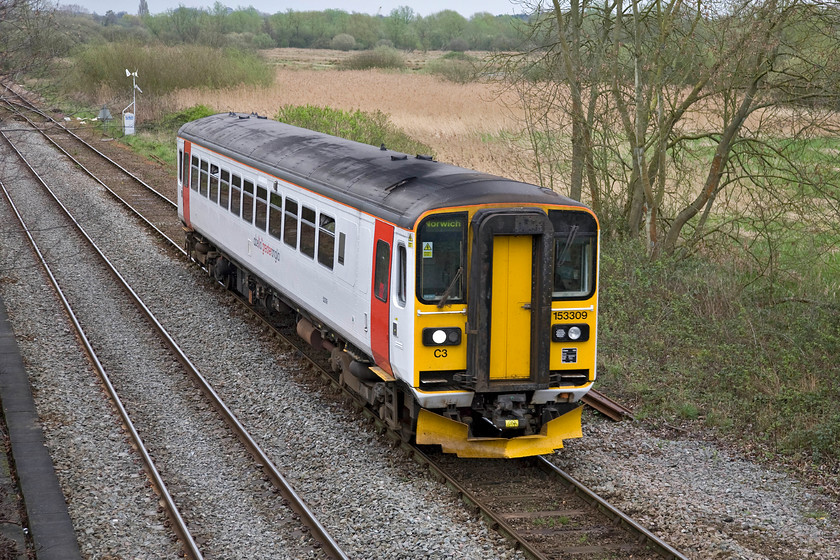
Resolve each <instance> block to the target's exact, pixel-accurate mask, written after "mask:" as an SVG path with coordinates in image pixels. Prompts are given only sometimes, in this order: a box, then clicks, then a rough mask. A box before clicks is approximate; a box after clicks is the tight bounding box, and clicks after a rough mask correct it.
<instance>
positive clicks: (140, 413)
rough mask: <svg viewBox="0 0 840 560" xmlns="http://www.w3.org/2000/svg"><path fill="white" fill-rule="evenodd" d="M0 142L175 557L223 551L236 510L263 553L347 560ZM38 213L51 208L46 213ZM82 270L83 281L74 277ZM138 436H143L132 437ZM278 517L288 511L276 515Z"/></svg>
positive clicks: (37, 178)
mask: <svg viewBox="0 0 840 560" xmlns="http://www.w3.org/2000/svg"><path fill="white" fill-rule="evenodd" d="M0 134H1V135H2V136H3V140H4V141H5V142H6V143H7V144H8V146H9V148H10V150H12V151H13V153H14V154H16V155H17V157H18V158H20V161H21V166H20V170H21V174H26V173H30V174H31V176H32V180H30V181H23V180H19V181H16V187H15V188H13V189H7V188H6V187H5V185H4V186H3V191H4V195H5V197H6V198H7V200H8V201H9V204H10V206H11V207H12V208H13V209H14V212H15V214H16V216H17V217H18V220H19V222H20V225H21V228H22V229H23V231H25V232H27V236H28V238H29V239H30V241H31V243H32V246H33V250H34V251H35V252H36V253H37V254H38V256H39V259H40V261H41V263H42V265H43V267H44V269H45V271H46V273H47V274H48V276H49V277H50V279H51V281H52V284H53V286H54V288H55V290H56V292H57V293H58V294H59V296H60V298H61V300H62V302H63V304H64V306H65V309H66V311H67V313H68V315H69V316H70V317H71V321H72V323H73V324H74V326H75V328H76V329H77V332H78V336H79V338H80V339H81V340H82V341H83V343H84V347H85V350H86V353H87V355H88V356H89V358H90V361H91V362H92V363H93V364H95V367H96V369H97V372H98V373H99V375H100V378H101V380H102V383H103V385H104V386H105V387H106V388H107V391H108V393H109V395H110V397H111V399H112V401H113V403H114V407H115V408H116V409H117V410H118V411H119V413H120V417H121V422H122V423H123V424H124V425H125V426H126V431H127V432H128V433H129V434H130V435H131V438H132V440H133V442H134V445H135V447H136V448H137V450H138V453H139V454H140V455H141V457H142V458H143V461H144V464H145V469H146V471H147V473H148V474H149V477H150V479H151V480H152V481H153V483H154V486H155V487H156V489H157V492H158V494H159V495H160V496H161V500H162V501H163V503H165V505H166V511H167V516H168V518H169V522H170V523H171V525H172V527H173V528H174V532H175V533H176V534H177V535H178V537H179V539H180V541H181V543H182V546H183V549H184V553H185V554H186V555H187V556H189V557H190V558H202V557H203V556H202V553H201V548H202V547H207V548H209V549H211V550H213V551H214V552H220V551H224V550H226V549H227V550H229V546H230V545H229V544H223V543H222V541H224V540H225V538H226V537H225V536H226V535H229V534H231V533H235V532H236V528H235V526H233V525H231V523H230V520H231V519H233V518H234V516H232V515H230V513H229V512H230V511H231V510H233V509H237V508H239V509H241V510H243V511H244V515H246V516H249V518H248V521H247V522H246V523H245V524H246V525H247V524H251V525H254V526H256V527H260V528H262V529H264V530H265V532H266V534H268V535H270V536H269V537H263V546H264V547H266V548H265V553H266V555H271V554H272V551H273V550H275V547H276V546H277V545H278V544H281V545H282V546H280V547H279V548H284V549H286V550H290V551H293V552H291V554H290V556H291V557H312V558H318V557H329V558H346V555H345V554H344V553H343V551H342V550H341V548H340V547H339V546H338V545H337V543H336V542H335V541H334V540H333V539H332V538H331V537H330V535H329V534H328V533H327V531H326V530H325V529H324V528H323V527H322V526H321V524H320V523H319V522H318V520H317V519H316V518H315V517H314V515H313V514H312V512H311V511H310V510H309V509H308V507H307V506H306V504H305V503H303V501H302V500H301V499H300V497H299V496H298V495H297V494H296V492H295V491H294V489H293V488H291V486H290V485H289V484H288V483H287V482H286V481H285V479H284V478H283V476H282V475H281V474H280V472H279V470H278V469H277V467H276V466H275V465H274V464H273V463H272V462H271V460H270V459H269V458H268V456H267V455H266V454H265V453H264V452H263V451H262V449H261V448H260V446H259V445H258V444H257V443H256V441H255V440H254V439H253V438H252V437H251V436H250V435H249V434H248V432H247V431H246V430H245V429H244V427H243V426H242V424H241V423H240V422H239V421H238V419H237V418H236V417H235V416H234V415H233V414H232V413H231V412H230V410H229V409H228V407H227V406H226V405H225V403H224V402H222V400H221V399H220V398H219V397H218V395H217V394H216V393H215V391H214V390H213V388H212V387H210V385H209V384H208V383H207V382H206V381H205V379H204V377H203V376H202V375H201V373H200V372H199V371H198V370H197V369H196V368H195V366H194V365H193V364H192V362H191V361H190V359H189V358H188V357H187V356H186V354H185V353H184V351H183V350H181V348H180V347H179V346H178V344H177V343H176V342H175V340H174V339H173V338H172V336H170V335H169V333H168V332H167V331H166V329H165V328H164V327H163V326H162V325H161V323H160V322H159V321H158V320H157V319H156V318H155V316H154V314H153V313H152V312H151V310H150V308H149V306H148V305H146V304H145V303H144V302H143V301H142V300H141V298H140V297H139V296H138V293H137V291H136V290H135V289H133V288H132V287H131V286H130V285H129V284H128V282H127V281H126V280H125V278H124V277H123V276H122V275H121V274H120V273H119V272H118V271H117V270H116V268H115V267H114V266H113V265H112V264H111V262H110V261H109V260H108V258H107V257H106V256H105V254H104V253H103V252H102V250H100V249H99V248H98V247H97V246H96V244H95V242H94V241H93V239H92V237H91V236H90V235H89V234H88V233H87V232H85V230H84V228H83V227H82V225H81V224H80V222H81V221H82V220H83V218H80V219H78V220H77V219H76V218H74V217H73V216H72V215H71V212H70V211H69V210H68V208H67V207H66V206H65V205H63V204H62V203H61V202H60V198H59V197H58V196H57V195H56V194H55V192H54V191H53V190H51V189H50V187H49V185H48V183H47V180H45V178H44V177H42V176H41V175H40V174H39V173H38V171H37V170H36V169H35V167H34V166H33V164H32V163H31V162H28V161H27V160H26V159H25V157H24V155H23V154H22V153H21V152H20V151H18V150H17V149H16V148H15V146H14V141H13V140H12V139H11V138H10V137H9V135H8V134H7V133H0ZM10 153H12V152H10ZM53 179H55V178H53ZM16 202H17V203H16ZM48 208H50V209H54V211H46V212H45V210H46V209H48ZM42 248H43V249H42ZM59 248H60V249H61V250H60V251H59V250H58V249H59ZM68 251H69V253H70V254H71V255H72V258H70V259H68V258H67V256H66V255H67V254H68ZM80 264H82V265H83V266H82V270H83V271H84V272H83V274H79V272H80V268H79V265H80ZM114 279H116V280H117V282H114ZM91 294H96V296H95V297H90V296H91ZM127 296H128V297H127ZM129 300H130V302H129ZM115 325H119V327H118V328H115ZM163 348H166V350H164V351H162V349H163ZM176 364H177V365H176ZM190 379H192V381H193V382H195V383H196V384H198V386H199V387H200V388H201V389H202V391H203V392H204V394H205V396H206V399H207V400H208V401H210V403H211V404H212V406H213V407H214V408H215V409H216V410H217V411H218V413H219V414H218V416H221V418H222V419H224V422H225V423H226V424H227V428H224V427H222V426H221V419H220V418H218V416H217V417H216V419H212V418H210V417H208V413H207V410H206V409H207V407H206V406H204V403H202V402H198V400H197V399H196V398H195V395H196V393H195V390H194V386H193V385H191V383H190ZM123 402H128V403H130V404H129V405H124V404H123ZM205 402H207V401H205ZM129 409H130V411H131V417H130V416H129V412H128V410H129ZM172 411H178V412H177V414H178V415H179V417H178V425H176V426H173V425H171V420H167V419H171V418H172ZM132 417H133V418H134V419H132ZM191 424H193V425H191ZM216 424H218V425H216ZM136 426H139V428H137V427H136ZM196 428H197V429H196ZM208 430H209V431H210V432H211V434H213V435H211V436H210V437H207V436H206V435H205V432H206V431H208ZM226 431H227V432H231V431H232V432H233V433H234V434H235V435H236V436H237V437H238V438H239V440H240V441H242V442H243V443H244V447H245V448H246V449H247V450H248V451H249V452H250V453H251V454H252V455H253V458H252V459H246V458H244V457H242V456H239V455H241V454H239V453H236V452H234V453H231V451H230V450H229V449H227V448H226V443H225V439H226V438H224V437H223V433H224V432H226ZM141 433H144V434H146V436H145V437H143V438H141V436H140V434H141ZM144 440H145V441H144ZM150 441H151V443H149V442H150ZM153 457H154V460H153ZM194 459H201V460H194ZM185 462H188V463H190V468H189V469H185V468H184V466H185V465H184V463H185ZM198 465H200V467H198V468H197V466H198ZM260 468H261V469H262V470H263V472H264V473H265V476H266V477H267V478H268V479H269V480H270V481H271V483H272V484H273V485H274V487H275V488H276V489H277V491H278V495H277V496H276V497H273V498H271V499H268V500H266V499H265V496H264V494H265V490H264V488H263V486H264V482H263V480H262V477H260V476H256V475H255V473H256V472H258V469H260ZM161 473H163V475H161ZM187 473H188V474H187ZM220 476H227V477H230V478H233V479H236V480H241V481H242V482H241V484H240V486H241V488H239V489H237V490H235V491H233V492H222V493H221V494H220V495H217V494H215V493H209V492H207V487H208V485H210V486H212V484H213V481H214V480H218V479H219V477H220ZM164 478H166V479H167V480H169V481H170V484H169V485H167V484H166V483H165V482H164ZM208 483H209V484H208ZM167 486H169V488H167ZM173 488H174V490H172V489H173ZM243 506H244V507H243ZM283 511H287V512H288V513H287V514H286V515H283V514H282V513H280V514H279V515H278V512H283ZM182 512H186V513H182ZM241 515H242V514H240V518H241ZM185 519H186V520H185ZM241 524H242V521H241V519H240V525H241ZM301 533H308V534H309V535H311V536H312V540H310V541H309V542H301V541H300V539H299V538H297V537H295V536H294V535H299V534H301ZM195 535H198V536H195ZM284 535H287V538H285V537H284ZM284 540H285V542H283V541H284ZM199 543H201V545H200V544H199ZM202 545H203V546H202ZM228 554H230V552H229V553H228Z"/></svg>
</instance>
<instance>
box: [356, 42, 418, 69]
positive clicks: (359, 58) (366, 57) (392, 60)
mask: <svg viewBox="0 0 840 560" xmlns="http://www.w3.org/2000/svg"><path fill="white" fill-rule="evenodd" d="M344 67H345V68H348V69H350V70H369V69H371V68H391V69H395V70H402V69H403V68H405V57H403V55H402V53H401V52H400V51H398V50H397V49H394V48H391V47H376V48H375V49H373V50H371V51H361V52H359V53H357V54H355V55H353V56H351V57H350V58H348V59H347V60H346V61H345V62H344Z"/></svg>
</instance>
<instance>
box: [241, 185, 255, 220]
mask: <svg viewBox="0 0 840 560" xmlns="http://www.w3.org/2000/svg"><path fill="white" fill-rule="evenodd" d="M242 219H243V220H245V221H246V222H249V223H254V183H252V182H251V181H249V180H247V179H245V181H244V183H243V185H242Z"/></svg>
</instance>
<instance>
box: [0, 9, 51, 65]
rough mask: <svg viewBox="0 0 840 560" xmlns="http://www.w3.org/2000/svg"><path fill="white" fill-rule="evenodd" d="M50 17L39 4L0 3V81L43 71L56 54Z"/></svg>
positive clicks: (47, 11)
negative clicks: (24, 73) (40, 69)
mask: <svg viewBox="0 0 840 560" xmlns="http://www.w3.org/2000/svg"><path fill="white" fill-rule="evenodd" d="M54 15H55V8H54V7H53V6H52V5H50V4H49V3H47V2H44V1H41V0H0V78H9V77H13V76H15V75H17V74H19V73H23V72H28V71H31V70H33V69H36V68H44V66H45V62H46V61H47V60H49V59H50V58H52V57H53V56H55V55H56V54H58V52H59V51H60V44H59V43H58V42H57V33H56V30H57V24H56V21H55V17H54Z"/></svg>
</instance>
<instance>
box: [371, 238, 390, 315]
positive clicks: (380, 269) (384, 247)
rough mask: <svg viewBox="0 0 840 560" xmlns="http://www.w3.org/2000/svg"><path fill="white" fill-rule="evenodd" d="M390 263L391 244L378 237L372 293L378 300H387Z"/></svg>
mask: <svg viewBox="0 0 840 560" xmlns="http://www.w3.org/2000/svg"><path fill="white" fill-rule="evenodd" d="M390 264H391V246H390V245H389V244H388V242H387V241H383V240H382V239H380V240H379V241H377V242H376V264H375V265H374V269H373V295H375V296H376V299H378V300H380V301H385V302H387V301H388V276H389V269H390Z"/></svg>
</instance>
